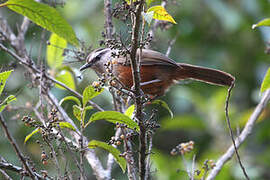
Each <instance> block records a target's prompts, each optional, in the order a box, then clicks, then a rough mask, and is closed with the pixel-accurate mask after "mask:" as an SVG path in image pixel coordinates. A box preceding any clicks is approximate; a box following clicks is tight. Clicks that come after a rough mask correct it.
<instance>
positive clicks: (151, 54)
mask: <svg viewBox="0 0 270 180" xmlns="http://www.w3.org/2000/svg"><path fill="white" fill-rule="evenodd" d="M139 51H140V49H138V50H137V57H139ZM127 58H129V56H128V57H120V58H119V61H118V62H120V63H127V64H129V62H128V61H127ZM141 65H144V66H147V65H165V66H179V65H178V64H177V63H176V62H175V61H173V60H172V59H170V58H168V57H167V56H165V55H164V54H162V53H160V52H157V51H153V50H150V49H143V50H142V59H141Z"/></svg>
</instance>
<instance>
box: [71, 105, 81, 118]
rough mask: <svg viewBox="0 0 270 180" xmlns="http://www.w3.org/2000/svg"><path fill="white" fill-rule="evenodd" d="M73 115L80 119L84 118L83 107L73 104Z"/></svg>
mask: <svg viewBox="0 0 270 180" xmlns="http://www.w3.org/2000/svg"><path fill="white" fill-rule="evenodd" d="M72 107H73V115H74V116H75V117H76V118H77V119H78V120H79V121H81V120H82V114H81V113H82V109H81V108H80V107H79V106H77V105H73V106H72Z"/></svg>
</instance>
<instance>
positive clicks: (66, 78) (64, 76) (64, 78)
mask: <svg viewBox="0 0 270 180" xmlns="http://www.w3.org/2000/svg"><path fill="white" fill-rule="evenodd" d="M55 79H56V80H57V81H60V82H62V83H64V84H65V85H66V86H67V87H69V88H71V89H73V90H75V88H76V86H75V80H74V77H73V75H72V73H71V72H69V71H66V70H62V71H60V72H59V73H57V74H56V76H55ZM55 87H57V88H59V89H64V90H65V88H64V87H62V86H60V85H58V84H55Z"/></svg>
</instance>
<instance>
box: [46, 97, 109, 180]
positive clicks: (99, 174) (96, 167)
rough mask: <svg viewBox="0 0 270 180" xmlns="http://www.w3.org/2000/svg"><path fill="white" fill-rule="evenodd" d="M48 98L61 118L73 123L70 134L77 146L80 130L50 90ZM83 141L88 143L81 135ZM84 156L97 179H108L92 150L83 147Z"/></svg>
mask: <svg viewBox="0 0 270 180" xmlns="http://www.w3.org/2000/svg"><path fill="white" fill-rule="evenodd" d="M48 99H49V101H50V102H51V103H52V104H53V105H54V106H55V107H56V109H57V110H58V112H59V113H60V114H61V116H62V117H63V119H64V120H65V121H66V122H69V123H71V124H72V125H73V127H74V128H75V129H76V132H73V131H70V134H71V135H72V137H73V138H74V139H75V140H76V142H77V147H79V143H78V142H79V139H80V138H81V136H80V132H79V131H78V128H77V127H76V125H75V124H74V122H73V121H72V120H71V119H70V118H69V116H68V115H67V113H66V112H65V111H64V109H63V108H62V107H61V106H59V103H58V100H57V99H56V97H55V96H54V95H53V94H52V93H50V92H48ZM83 141H84V144H88V141H87V139H86V138H85V137H83ZM84 156H85V158H86V160H87V161H88V163H89V164H90V165H91V167H92V169H93V171H94V174H95V175H96V178H97V179H98V180H107V179H108V180H109V179H110V178H108V177H109V176H108V172H107V171H106V170H105V169H104V168H103V166H102V164H101V162H100V160H99V159H98V158H97V156H96V154H95V151H94V150H92V149H85V153H84Z"/></svg>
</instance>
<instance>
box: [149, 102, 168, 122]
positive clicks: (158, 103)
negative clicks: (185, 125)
mask: <svg viewBox="0 0 270 180" xmlns="http://www.w3.org/2000/svg"><path fill="white" fill-rule="evenodd" d="M151 104H157V105H159V106H162V107H163V108H165V109H167V110H168V112H169V113H170V115H171V118H173V112H172V110H171V109H170V108H169V106H168V104H167V103H166V102H165V101H162V100H155V101H153V102H152V103H151Z"/></svg>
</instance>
